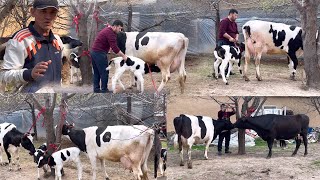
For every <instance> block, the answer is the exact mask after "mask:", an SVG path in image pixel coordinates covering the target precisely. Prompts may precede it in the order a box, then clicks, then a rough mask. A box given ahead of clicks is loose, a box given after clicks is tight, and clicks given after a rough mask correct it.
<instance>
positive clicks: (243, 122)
mask: <svg viewBox="0 0 320 180" xmlns="http://www.w3.org/2000/svg"><path fill="white" fill-rule="evenodd" d="M248 121H249V118H248V117H242V118H240V119H238V120H237V121H236V122H235V123H234V124H233V125H234V127H235V128H239V129H247V128H248V124H249V123H248Z"/></svg>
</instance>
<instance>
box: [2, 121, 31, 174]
mask: <svg viewBox="0 0 320 180" xmlns="http://www.w3.org/2000/svg"><path fill="white" fill-rule="evenodd" d="M0 130H1V132H0V138H1V140H0V146H1V147H0V149H1V150H0V156H1V161H2V151H3V150H2V148H3V149H4V151H5V152H6V154H7V158H8V160H9V170H12V165H13V161H12V158H11V157H12V156H11V153H12V154H14V156H15V159H16V162H15V164H16V165H17V169H18V170H20V169H21V167H20V157H19V147H20V146H22V147H23V148H25V149H26V150H28V151H29V154H30V155H33V154H34V153H35V148H34V145H33V143H32V141H33V136H34V133H32V134H30V133H21V132H20V131H18V130H17V129H16V126H15V125H14V124H11V123H2V124H0Z"/></svg>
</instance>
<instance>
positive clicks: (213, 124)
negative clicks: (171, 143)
mask: <svg viewBox="0 0 320 180" xmlns="http://www.w3.org/2000/svg"><path fill="white" fill-rule="evenodd" d="M173 124H174V129H175V131H176V133H177V136H176V138H175V146H177V145H179V151H180V159H181V161H180V166H184V161H183V149H186V150H187V153H188V168H189V169H192V162H191V148H192V145H193V144H202V143H205V144H206V148H205V151H204V158H205V159H208V150H209V145H210V143H211V142H212V141H213V140H214V139H215V138H216V137H217V135H219V134H220V133H221V131H223V130H230V129H232V128H233V125H232V123H231V122H230V121H216V120H214V119H212V118H211V117H207V116H192V115H185V114H181V115H180V116H179V117H176V118H174V120H173Z"/></svg>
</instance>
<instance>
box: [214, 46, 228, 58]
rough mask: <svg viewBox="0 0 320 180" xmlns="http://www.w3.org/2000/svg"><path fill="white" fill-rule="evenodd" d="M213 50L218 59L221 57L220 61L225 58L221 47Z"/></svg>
mask: <svg viewBox="0 0 320 180" xmlns="http://www.w3.org/2000/svg"><path fill="white" fill-rule="evenodd" d="M214 50H215V51H217V54H218V56H219V57H221V58H222V59H224V58H225V55H226V50H225V49H224V48H222V47H221V46H217V47H216V48H215V49H214Z"/></svg>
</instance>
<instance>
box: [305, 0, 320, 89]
mask: <svg viewBox="0 0 320 180" xmlns="http://www.w3.org/2000/svg"><path fill="white" fill-rule="evenodd" d="M317 9H318V4H309V5H308V6H306V10H305V16H306V19H307V21H308V22H305V23H304V25H305V27H302V28H303V29H304V30H305V38H304V41H303V49H304V53H303V54H304V69H305V72H306V76H307V86H308V87H311V88H318V89H320V64H319V63H320V59H319V56H318V55H317V49H319V48H320V47H319V46H318V45H317V42H316V38H315V37H316V33H317V26H316V24H317ZM318 51H320V50H318Z"/></svg>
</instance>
